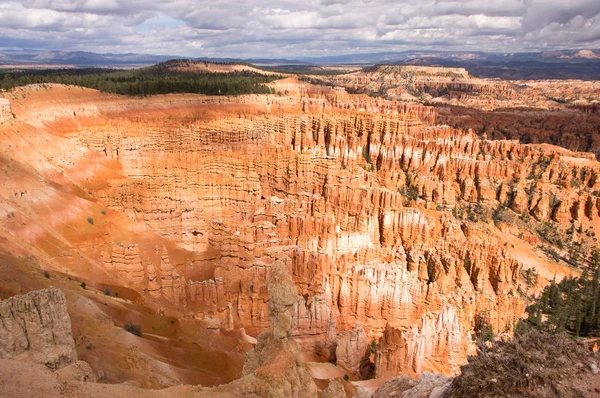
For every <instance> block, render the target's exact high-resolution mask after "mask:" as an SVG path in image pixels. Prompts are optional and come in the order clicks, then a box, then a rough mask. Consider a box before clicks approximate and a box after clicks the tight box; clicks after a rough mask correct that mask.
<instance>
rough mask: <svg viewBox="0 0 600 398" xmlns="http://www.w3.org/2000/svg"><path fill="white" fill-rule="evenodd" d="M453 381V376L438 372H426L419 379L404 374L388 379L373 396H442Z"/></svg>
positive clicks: (420, 397)
mask: <svg viewBox="0 0 600 398" xmlns="http://www.w3.org/2000/svg"><path fill="white" fill-rule="evenodd" d="M451 383H452V378H450V377H446V376H443V375H440V374H438V373H430V372H425V373H423V374H422V375H421V376H419V378H418V379H417V380H414V379H411V378H410V377H408V376H406V375H402V376H398V377H393V378H391V379H390V380H388V381H386V382H385V384H384V385H383V386H381V387H379V388H378V389H377V390H376V391H375V393H374V394H373V398H387V397H399V398H442V397H444V394H445V393H446V391H448V388H449V387H450V384H451Z"/></svg>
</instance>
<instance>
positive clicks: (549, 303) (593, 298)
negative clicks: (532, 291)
mask: <svg viewBox="0 0 600 398" xmlns="http://www.w3.org/2000/svg"><path fill="white" fill-rule="evenodd" d="M527 313H528V319H527V324H529V325H530V326H532V327H534V328H537V329H543V330H546V331H550V332H564V331H567V332H570V333H572V334H575V335H577V336H595V335H599V334H600V251H599V250H598V249H595V250H594V251H593V252H592V259H591V261H590V263H589V264H588V265H586V266H585V268H584V269H583V271H582V274H581V276H580V277H570V278H564V279H563V280H561V281H560V282H559V283H556V282H554V281H553V282H552V283H550V284H549V285H548V286H546V287H545V288H544V290H543V291H542V294H541V295H540V297H539V298H538V299H537V300H536V302H534V303H533V304H531V305H530V306H528V307H527Z"/></svg>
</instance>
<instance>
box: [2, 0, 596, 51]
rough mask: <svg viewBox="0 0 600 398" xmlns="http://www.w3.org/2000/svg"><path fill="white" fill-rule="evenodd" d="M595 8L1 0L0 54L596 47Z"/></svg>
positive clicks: (328, 0) (364, 1)
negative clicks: (29, 50) (15, 48)
mask: <svg viewBox="0 0 600 398" xmlns="http://www.w3.org/2000/svg"><path fill="white" fill-rule="evenodd" d="M599 25H600V1H598V0H569V1H568V2H565V1H564V0H499V1H495V2H484V1H481V0H464V1H462V0H460V1H459V0H424V1H421V2H414V1H408V0H398V1H388V0H347V1H339V0H303V1H298V0H280V1H277V2H274V1H263V0H245V1H244V2H239V1H232V0H213V1H211V2H205V1H197V0H172V1H163V0H21V1H18V0H8V1H3V2H2V4H0V46H2V43H5V45H6V43H23V42H24V41H25V42H27V43H28V45H30V46H34V47H38V48H48V49H60V50H86V51H97V52H146V53H162V54H172V55H182V56H229V57H254V56H260V57H290V58H293V57H299V56H310V55H323V54H329V55H333V54H341V53H348V52H375V51H402V50H408V49H415V48H416V49H444V50H451V49H456V50H482V51H510V52H514V51H520V50H532V49H546V48H549V49H554V48H568V47H591V48H597V47H600V26H599Z"/></svg>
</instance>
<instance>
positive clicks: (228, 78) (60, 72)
mask: <svg viewBox="0 0 600 398" xmlns="http://www.w3.org/2000/svg"><path fill="white" fill-rule="evenodd" d="M279 78H280V76H278V75H263V74H260V73H256V72H250V71H235V72H228V73H195V72H180V71H173V70H169V69H167V68H165V67H163V66H162V65H161V64H159V65H155V66H152V67H149V68H143V69H132V70H109V69H98V68H90V69H48V70H41V71H40V70H12V71H11V70H0V89H3V90H8V89H12V88H14V87H18V86H25V85H28V84H45V83H58V84H68V85H75V86H81V87H87V88H93V89H97V90H100V91H102V92H106V93H114V94H123V95H152V94H169V93H195V94H207V95H240V94H269V93H273V92H274V91H273V90H272V89H271V88H269V87H268V86H266V85H265V83H270V82H272V81H274V80H276V79H279Z"/></svg>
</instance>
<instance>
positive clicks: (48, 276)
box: [44, 271, 50, 279]
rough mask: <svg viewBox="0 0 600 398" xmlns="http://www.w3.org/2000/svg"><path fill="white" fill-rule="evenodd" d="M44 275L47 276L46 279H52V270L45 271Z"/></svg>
mask: <svg viewBox="0 0 600 398" xmlns="http://www.w3.org/2000/svg"><path fill="white" fill-rule="evenodd" d="M44 276H45V277H46V279H50V272H48V271H44Z"/></svg>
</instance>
